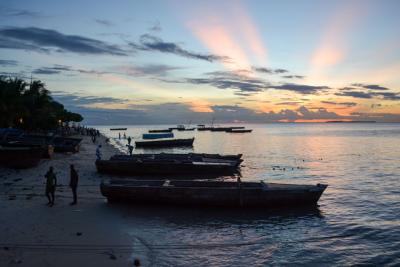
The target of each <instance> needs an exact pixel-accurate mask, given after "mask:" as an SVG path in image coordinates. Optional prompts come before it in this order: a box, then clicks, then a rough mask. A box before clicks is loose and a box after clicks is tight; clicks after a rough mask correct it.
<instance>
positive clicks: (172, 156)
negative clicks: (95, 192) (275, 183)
mask: <svg viewBox="0 0 400 267" xmlns="http://www.w3.org/2000/svg"><path fill="white" fill-rule="evenodd" d="M132 158H134V159H135V158H152V159H186V160H197V161H199V160H202V159H203V158H209V159H223V160H233V161H239V160H240V159H241V158H242V154H233V155H229V154H228V155H220V154H207V153H157V154H154V153H144V154H132V155H114V156H112V157H111V158H110V159H111V160H113V159H117V160H123V159H125V160H129V159H132Z"/></svg>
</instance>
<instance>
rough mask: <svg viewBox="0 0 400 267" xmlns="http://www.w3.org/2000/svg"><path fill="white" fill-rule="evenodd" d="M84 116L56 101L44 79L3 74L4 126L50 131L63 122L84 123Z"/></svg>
mask: <svg viewBox="0 0 400 267" xmlns="http://www.w3.org/2000/svg"><path fill="white" fill-rule="evenodd" d="M82 120H83V117H82V116H81V115H80V114H78V113H73V112H69V111H68V110H66V109H65V108H64V106H63V105H62V104H61V103H59V102H57V101H55V100H54V99H53V98H52V97H51V95H50V91H49V90H47V89H46V87H45V84H44V83H43V82H41V81H40V80H35V81H32V82H26V81H24V80H23V79H20V78H10V77H4V76H0V127H1V128H8V127H14V128H20V129H24V130H50V129H54V128H57V126H59V124H60V122H71V121H73V122H80V121H82Z"/></svg>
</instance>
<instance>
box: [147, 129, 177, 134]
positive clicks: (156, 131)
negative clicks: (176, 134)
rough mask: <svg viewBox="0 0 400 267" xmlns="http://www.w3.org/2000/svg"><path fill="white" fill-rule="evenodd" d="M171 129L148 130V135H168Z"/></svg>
mask: <svg viewBox="0 0 400 267" xmlns="http://www.w3.org/2000/svg"><path fill="white" fill-rule="evenodd" d="M170 132H172V129H159V130H149V133H170Z"/></svg>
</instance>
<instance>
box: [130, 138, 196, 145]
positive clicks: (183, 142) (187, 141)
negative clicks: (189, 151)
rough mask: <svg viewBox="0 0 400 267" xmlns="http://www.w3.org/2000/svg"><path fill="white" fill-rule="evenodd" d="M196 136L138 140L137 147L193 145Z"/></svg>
mask: <svg viewBox="0 0 400 267" xmlns="http://www.w3.org/2000/svg"><path fill="white" fill-rule="evenodd" d="M193 142H194V138H189V139H171V140H153V141H136V142H135V144H136V147H177V146H193Z"/></svg>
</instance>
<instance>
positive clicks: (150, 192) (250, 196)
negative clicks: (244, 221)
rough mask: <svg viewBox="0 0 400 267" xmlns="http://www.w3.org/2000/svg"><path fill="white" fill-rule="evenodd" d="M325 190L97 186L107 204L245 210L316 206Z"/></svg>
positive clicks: (154, 183) (209, 184)
mask: <svg viewBox="0 0 400 267" xmlns="http://www.w3.org/2000/svg"><path fill="white" fill-rule="evenodd" d="M326 188H327V185H324V184H317V185H295V184H275V183H264V182H240V183H238V182H225V181H181V180H171V181H170V180H150V181H148V180H129V181H126V180H111V181H103V182H102V183H101V185H100V190H101V193H102V195H103V196H105V197H106V198H107V199H108V201H109V202H114V201H125V202H133V203H136V204H158V205H181V206H182V205H185V206H214V207H247V208H269V207H290V206H315V205H316V204H317V202H318V200H319V198H320V197H321V195H322V193H323V192H324V190H325V189H326Z"/></svg>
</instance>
